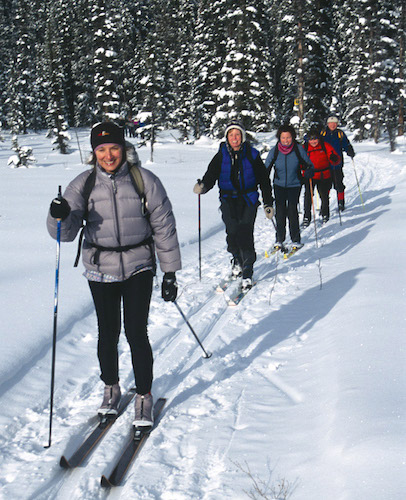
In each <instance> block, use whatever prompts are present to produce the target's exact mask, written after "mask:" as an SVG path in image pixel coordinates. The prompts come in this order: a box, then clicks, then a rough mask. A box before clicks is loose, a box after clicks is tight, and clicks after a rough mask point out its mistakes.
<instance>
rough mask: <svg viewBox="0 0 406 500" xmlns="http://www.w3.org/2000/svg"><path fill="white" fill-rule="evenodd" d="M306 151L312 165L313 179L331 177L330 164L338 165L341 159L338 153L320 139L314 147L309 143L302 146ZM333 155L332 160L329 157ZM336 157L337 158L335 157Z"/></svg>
mask: <svg viewBox="0 0 406 500" xmlns="http://www.w3.org/2000/svg"><path fill="white" fill-rule="evenodd" d="M303 147H304V148H305V150H306V152H307V156H308V157H309V158H310V160H311V161H312V163H313V165H314V170H315V172H314V176H313V179H314V180H316V181H318V180H320V179H330V177H331V169H330V165H338V164H339V163H340V161H341V159H340V157H339V155H338V154H337V153H336V151H335V149H334V148H333V146H331V145H330V144H328V143H327V142H325V143H324V148H325V150H324V148H323V145H322V144H321V141H319V143H318V144H317V146H316V147H314V148H313V147H312V146H311V145H310V144H309V143H307V144H306V145H305V146H303ZM332 155H333V159H334V161H333V160H332V159H331V156H332ZM335 157H337V159H336V158H335Z"/></svg>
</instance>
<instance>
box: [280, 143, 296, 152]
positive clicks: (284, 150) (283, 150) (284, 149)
mask: <svg viewBox="0 0 406 500" xmlns="http://www.w3.org/2000/svg"><path fill="white" fill-rule="evenodd" d="M293 144H294V143H293V142H292V144H291V145H290V146H283V145H282V144H281V143H280V142H278V149H279V151H280V152H281V153H282V154H284V155H288V154H289V153H290V152H291V151H292V149H293Z"/></svg>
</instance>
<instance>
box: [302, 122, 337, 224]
mask: <svg viewBox="0 0 406 500" xmlns="http://www.w3.org/2000/svg"><path fill="white" fill-rule="evenodd" d="M307 139H308V142H306V144H304V146H303V147H304V148H305V150H306V152H307V156H308V157H309V158H310V160H311V161H312V163H313V165H314V169H315V172H314V175H313V177H312V179H311V182H312V185H313V191H314V189H315V187H317V191H318V193H319V196H320V199H321V210H320V213H321V217H322V221H323V223H326V222H327V221H328V220H329V218H330V207H329V195H330V189H331V186H332V177H331V166H335V165H338V164H339V163H340V157H339V156H338V154H337V152H336V151H335V149H334V148H333V146H331V145H330V144H328V143H326V142H324V141H323V139H322V138H321V136H320V133H319V131H318V129H317V128H311V129H310V131H309V133H308V135H307ZM311 206H312V200H311V192H310V181H309V180H307V179H306V181H305V197H304V217H303V227H307V226H308V225H309V224H310V221H311V220H312V214H311Z"/></svg>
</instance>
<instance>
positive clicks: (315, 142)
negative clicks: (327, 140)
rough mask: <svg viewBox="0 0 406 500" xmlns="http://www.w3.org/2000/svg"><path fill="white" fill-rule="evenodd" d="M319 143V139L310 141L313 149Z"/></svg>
mask: <svg viewBox="0 0 406 500" xmlns="http://www.w3.org/2000/svg"><path fill="white" fill-rule="evenodd" d="M318 143H319V140H318V139H317V138H316V139H309V144H310V146H311V147H312V148H315V147H316V146H317V144H318Z"/></svg>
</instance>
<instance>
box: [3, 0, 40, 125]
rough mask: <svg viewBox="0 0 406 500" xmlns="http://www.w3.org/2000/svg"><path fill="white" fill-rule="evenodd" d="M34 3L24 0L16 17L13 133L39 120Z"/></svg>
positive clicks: (10, 95) (10, 99)
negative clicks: (33, 18)
mask: <svg viewBox="0 0 406 500" xmlns="http://www.w3.org/2000/svg"><path fill="white" fill-rule="evenodd" d="M30 5H31V4H30V3H29V2H28V1H27V0H20V1H19V3H18V4H17V9H16V12H15V18H14V20H13V53H12V61H13V63H12V67H11V69H10V72H9V75H8V85H7V100H6V104H7V107H8V114H7V122H8V125H9V126H10V128H11V129H12V131H13V133H15V134H21V133H22V134H26V133H27V130H28V127H29V126H30V125H31V124H33V123H35V122H38V121H40V120H37V118H38V117H37V116H36V111H37V109H38V102H40V101H41V99H40V97H39V95H38V92H37V90H38V89H37V87H36V77H37V73H36V64H35V63H36V48H37V46H36V40H35V33H34V31H33V29H32V27H31V20H32V13H31V11H30Z"/></svg>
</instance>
